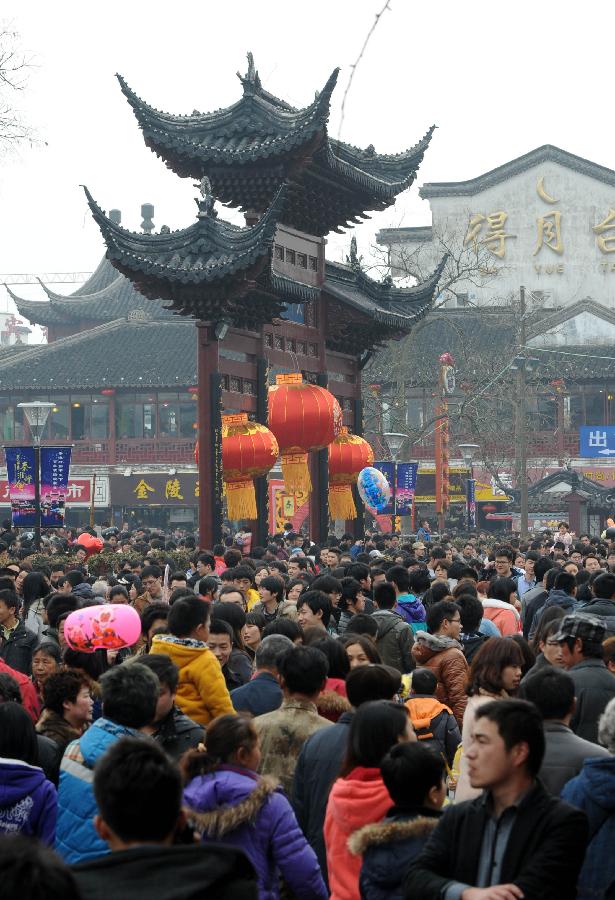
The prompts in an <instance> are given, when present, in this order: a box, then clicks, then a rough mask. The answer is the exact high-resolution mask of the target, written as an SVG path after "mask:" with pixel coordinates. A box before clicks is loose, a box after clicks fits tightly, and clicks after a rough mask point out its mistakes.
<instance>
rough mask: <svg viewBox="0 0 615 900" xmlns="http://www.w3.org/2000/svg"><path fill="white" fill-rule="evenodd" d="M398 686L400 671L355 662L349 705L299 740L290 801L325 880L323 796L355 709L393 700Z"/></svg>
mask: <svg viewBox="0 0 615 900" xmlns="http://www.w3.org/2000/svg"><path fill="white" fill-rule="evenodd" d="M400 687H401V675H400V674H399V672H398V671H397V670H396V669H392V668H391V667H390V666H383V665H378V664H377V665H373V666H358V667H357V668H356V669H352V670H351V672H350V674H349V675H348V677H347V679H346V693H347V696H348V700H349V702H350V705H351V707H352V709H351V710H348V711H347V712H343V713H342V714H341V716H340V717H339V719H338V720H337V722H336V723H335V724H334V725H332V727H331V728H322V729H321V730H319V731H317V732H316V733H315V734H313V735H312V736H311V737H309V738H308V739H307V741H306V742H305V743H304V744H303V747H302V748H301V752H300V753H299V758H298V760H297V765H296V768H295V773H294V778H293V791H292V804H293V808H294V810H295V814H296V816H297V821H298V822H299V825H300V827H301V830H302V831H303V833H304V834H305V836H306V838H307V839H308V842H309V843H310V844H311V846H312V848H313V850H314V852H315V853H316V856H317V857H318V862H319V863H320V868H321V871H322V875H323V878H324V879H325V881H326V880H327V854H326V852H325V839H324V834H323V827H324V824H325V813H326V811H327V800H328V799H329V791H330V790H331V787H332V785H333V782H334V781H335V779H336V778H337V777H338V775H339V772H340V769H341V766H342V761H343V759H344V756H345V754H346V749H347V744H348V731H349V729H350V723H351V722H352V720H353V718H354V714H355V710H356V709H358V707H359V706H361V704H363V703H369V702H370V701H371V700H393V699H394V698H395V697H396V695H397V692H398V690H399V688H400Z"/></svg>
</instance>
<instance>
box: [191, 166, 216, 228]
mask: <svg viewBox="0 0 615 900" xmlns="http://www.w3.org/2000/svg"><path fill="white" fill-rule="evenodd" d="M194 187H195V188H197V189H198V192H199V194H200V195H201V198H202V199H201V200H199V198H198V197H195V198H194V201H195V203H196V205H197V206H198V208H199V212H198V215H197V219H217V218H218V213H217V211H216V210H215V209H214V204H215V202H216V199H215V197H214V195H213V191H212V189H211V181H210V180H209V178H208V177H207V175H203V177H202V178H201V180H200V181H199V183H198V184H195V185H194Z"/></svg>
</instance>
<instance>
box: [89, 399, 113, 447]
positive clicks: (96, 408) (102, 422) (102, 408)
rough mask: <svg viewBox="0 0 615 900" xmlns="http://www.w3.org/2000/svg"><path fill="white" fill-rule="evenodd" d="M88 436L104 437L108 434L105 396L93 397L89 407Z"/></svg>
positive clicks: (107, 409)
mask: <svg viewBox="0 0 615 900" xmlns="http://www.w3.org/2000/svg"><path fill="white" fill-rule="evenodd" d="M90 416H91V422H90V436H91V437H93V438H106V437H108V436H109V402H108V400H107V399H106V398H105V397H101V398H99V397H93V398H92V406H91V408H90Z"/></svg>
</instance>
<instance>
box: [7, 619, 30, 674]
mask: <svg viewBox="0 0 615 900" xmlns="http://www.w3.org/2000/svg"><path fill="white" fill-rule="evenodd" d="M37 644H38V637H37V636H36V635H35V634H34V632H32V631H30V630H29V629H28V628H26V626H25V625H24V623H23V622H20V623H19V624H18V626H17V628H15V629H14V630H13V631H12V632H11V634H10V636H9V639H8V640H7V641H5V640H4V638H0V657H2V659H3V660H4V661H5V663H6V664H7V666H10V667H11V669H17V671H18V672H23V674H24V675H31V674H32V654H33V652H34V648H35V647H36V645H37Z"/></svg>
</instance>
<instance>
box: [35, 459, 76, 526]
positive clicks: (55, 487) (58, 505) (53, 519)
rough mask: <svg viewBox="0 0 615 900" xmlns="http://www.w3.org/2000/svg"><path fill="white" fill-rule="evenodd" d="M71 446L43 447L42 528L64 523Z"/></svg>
mask: <svg viewBox="0 0 615 900" xmlns="http://www.w3.org/2000/svg"><path fill="white" fill-rule="evenodd" d="M71 450H72V448H71V447H41V528H58V527H60V526H62V525H63V524H64V510H65V507H66V494H67V491H68V473H69V469H70V458H71Z"/></svg>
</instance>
